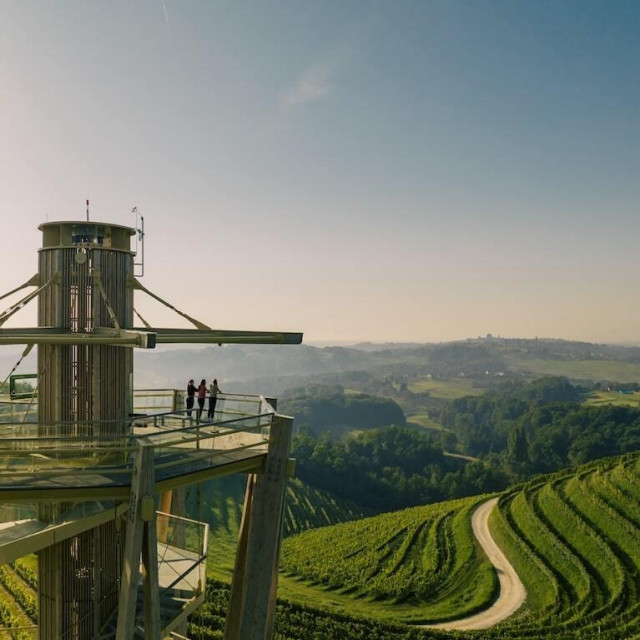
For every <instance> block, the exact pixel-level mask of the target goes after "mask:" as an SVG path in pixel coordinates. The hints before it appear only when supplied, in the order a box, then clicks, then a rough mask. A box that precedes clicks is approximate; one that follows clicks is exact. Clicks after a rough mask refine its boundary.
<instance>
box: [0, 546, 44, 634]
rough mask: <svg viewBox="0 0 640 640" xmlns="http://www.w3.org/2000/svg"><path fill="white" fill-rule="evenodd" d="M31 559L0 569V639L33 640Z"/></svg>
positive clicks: (34, 591) (34, 601)
mask: <svg viewBox="0 0 640 640" xmlns="http://www.w3.org/2000/svg"><path fill="white" fill-rule="evenodd" d="M33 560H35V557H31V558H27V559H21V560H18V561H17V562H15V563H14V564H12V565H2V566H0V639H2V638H12V639H14V640H33V639H34V638H37V636H38V633H37V628H36V626H35V625H36V624H37V621H38V608H37V595H36V594H37V585H36V583H35V582H34V576H35V572H34V570H33Z"/></svg>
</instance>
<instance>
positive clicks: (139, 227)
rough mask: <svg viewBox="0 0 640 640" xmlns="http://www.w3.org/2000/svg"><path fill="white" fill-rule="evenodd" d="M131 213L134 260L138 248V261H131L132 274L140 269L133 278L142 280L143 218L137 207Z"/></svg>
mask: <svg viewBox="0 0 640 640" xmlns="http://www.w3.org/2000/svg"><path fill="white" fill-rule="evenodd" d="M87 202H88V201H87ZM131 213H134V214H135V216H136V226H135V229H136V253H135V255H136V258H137V257H138V246H139V247H140V260H139V261H138V262H136V259H135V258H134V261H133V267H134V272H135V269H136V267H137V268H139V269H140V273H134V276H136V278H142V276H144V216H143V215H141V214H140V212H139V211H138V207H133V209H131Z"/></svg>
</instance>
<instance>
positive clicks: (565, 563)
mask: <svg viewBox="0 0 640 640" xmlns="http://www.w3.org/2000/svg"><path fill="white" fill-rule="evenodd" d="M491 525H492V531H493V532H494V535H495V538H496V540H497V541H498V543H499V544H500V545H501V546H502V547H503V548H504V549H505V551H506V552H507V555H508V556H509V558H510V559H511V561H512V562H513V564H514V566H515V568H516V570H517V571H518V573H519V575H520V577H521V579H522V581H523V582H524V584H525V586H526V587H527V591H528V593H529V598H528V601H527V604H526V606H525V608H523V611H522V612H521V613H519V614H517V615H516V616H515V617H514V618H513V619H511V620H510V621H508V622H506V623H504V624H503V625H501V626H500V627H498V628H497V629H496V630H494V631H492V632H491V633H490V635H488V636H487V637H491V638H513V639H519V638H540V637H549V638H551V637H553V638H558V639H563V638H566V639H569V638H571V639H573V638H602V639H608V640H614V639H616V640H630V639H631V638H640V455H638V454H631V455H628V456H625V457H623V458H616V459H611V460H605V461H599V462H597V463H592V464H590V465H586V466H584V467H580V468H579V469H577V470H572V471H570V472H565V473H559V474H555V475H554V476H551V478H547V479H545V480H544V481H537V482H535V481H534V482H531V483H529V484H526V485H524V486H521V487H518V488H517V489H514V490H512V491H509V492H507V493H506V494H504V495H503V496H502V497H501V499H500V502H499V509H498V510H496V511H495V512H494V514H493V516H492V520H491ZM498 629H499V630H498Z"/></svg>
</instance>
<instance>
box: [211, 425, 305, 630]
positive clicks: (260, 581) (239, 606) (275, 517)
mask: <svg viewBox="0 0 640 640" xmlns="http://www.w3.org/2000/svg"><path fill="white" fill-rule="evenodd" d="M292 426H293V420H292V418H287V417H284V416H275V417H274V419H273V424H272V425H271V433H270V439H269V448H268V451H267V460H266V463H265V470H264V473H263V474H262V475H258V476H256V478H255V482H254V483H250V484H249V485H248V488H247V497H246V499H245V512H244V513H243V523H242V529H241V533H240V543H239V546H238V554H237V557H236V568H235V572H234V577H233V583H232V586H231V597H230V601H229V611H228V616H227V627H226V630H225V636H224V637H225V640H267V639H268V638H269V637H270V635H271V629H272V624H273V615H274V609H275V604H276V588H277V580H278V560H279V551H280V540H281V537H282V521H283V517H282V516H283V511H284V500H285V493H286V481H287V460H288V459H289V450H290V447H291V432H292ZM252 484H253V485H254V486H251V485H252ZM250 487H251V488H250Z"/></svg>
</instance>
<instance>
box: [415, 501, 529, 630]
mask: <svg viewBox="0 0 640 640" xmlns="http://www.w3.org/2000/svg"><path fill="white" fill-rule="evenodd" d="M497 502H498V498H493V499H491V500H488V501H487V502H485V503H483V504H481V505H480V506H479V507H478V508H477V509H476V510H475V512H474V514H473V517H472V518H471V526H472V528H473V533H474V534H475V536H476V538H477V539H478V542H480V545H481V546H482V548H483V549H484V550H485V553H486V554H487V556H488V557H489V560H490V561H491V563H492V564H493V566H494V567H495V568H496V571H497V572H498V578H499V580H500V595H499V596H498V599H497V600H496V601H495V602H494V603H493V604H492V605H491V606H490V607H489V608H488V609H485V610H484V611H481V612H480V613H476V614H474V615H472V616H470V617H469V618H462V619H461V620H452V621H450V622H442V623H440V624H433V625H425V626H428V627H429V628H432V629H459V630H464V631H471V630H474V629H488V628H489V627H492V626H493V625H494V624H498V622H501V621H502V620H504V619H505V618H508V617H509V616H510V615H512V614H513V613H515V612H516V611H517V610H518V609H519V608H520V607H521V606H522V603H523V602H524V601H525V599H526V597H527V592H526V590H525V588H524V585H523V584H522V582H521V580H520V578H519V577H518V574H517V573H516V572H515V569H514V568H513V566H512V565H511V563H510V562H509V561H508V560H507V558H506V557H505V555H504V553H502V551H501V550H500V548H499V547H498V545H497V544H496V543H495V542H494V541H493V538H492V537H491V533H489V515H490V513H491V511H492V509H493V507H494V506H495V505H496V503H497Z"/></svg>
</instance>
